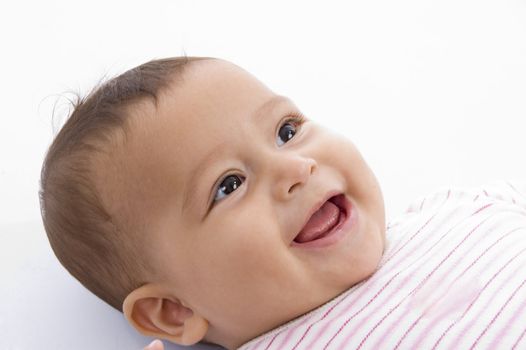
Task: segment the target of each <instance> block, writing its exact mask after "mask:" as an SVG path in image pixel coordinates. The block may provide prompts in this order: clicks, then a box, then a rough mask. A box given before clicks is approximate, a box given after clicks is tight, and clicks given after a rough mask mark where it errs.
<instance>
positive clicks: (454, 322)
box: [433, 248, 526, 349]
mask: <svg viewBox="0 0 526 350" xmlns="http://www.w3.org/2000/svg"><path fill="white" fill-rule="evenodd" d="M525 250H526V248H525V249H522V250H521V251H519V252H518V253H517V254H516V255H515V256H513V257H512V258H511V259H510V260H508V261H507V262H506V264H504V265H503V266H502V267H501V268H500V269H499V271H497V272H496V273H495V274H494V275H493V276H492V277H491V278H490V280H489V281H488V282H487V283H486V284H485V285H484V287H482V289H481V290H480V291H479V293H478V295H477V297H476V298H475V299H473V301H472V302H471V303H470V304H469V306H468V307H467V309H466V310H465V311H464V313H463V314H462V315H461V316H460V317H459V318H457V319H456V320H455V321H453V322H452V323H451V324H450V325H449V327H447V329H446V330H445V331H444V332H443V333H442V335H441V336H440V338H438V340H437V341H436V343H435V345H434V346H433V349H436V348H437V346H438V344H440V342H441V341H442V340H443V339H444V337H445V336H446V334H447V333H448V332H449V331H450V330H451V328H452V327H453V326H454V325H456V324H457V323H458V322H459V321H460V320H461V319H462V318H464V316H466V314H467V313H468V312H469V310H471V308H472V307H473V305H474V304H475V302H476V301H477V300H478V298H479V297H480V295H481V294H482V293H483V292H484V291H485V290H486V288H487V287H488V286H489V285H490V283H491V282H493V280H494V279H495V278H496V277H497V275H498V274H499V273H501V272H502V270H504V269H505V268H506V267H507V266H508V265H509V264H510V263H511V262H512V261H513V260H515V259H516V258H517V257H518V256H519V255H520V254H521V253H523V252H524V251H525Z"/></svg>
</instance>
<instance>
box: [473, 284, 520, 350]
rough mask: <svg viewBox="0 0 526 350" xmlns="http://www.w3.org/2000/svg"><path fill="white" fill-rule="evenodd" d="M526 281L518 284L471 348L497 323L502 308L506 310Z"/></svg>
mask: <svg viewBox="0 0 526 350" xmlns="http://www.w3.org/2000/svg"><path fill="white" fill-rule="evenodd" d="M524 283H526V280H524V281H522V283H521V284H520V286H518V287H517V288H516V289H515V291H514V292H513V294H512V295H511V296H510V297H509V298H508V300H506V302H505V303H504V305H502V307H501V308H500V310H499V312H497V314H496V315H495V316H494V317H493V318H492V319H491V321H490V323H489V324H488V326H487V327H486V328H485V329H484V331H482V333H480V335H479V336H478V338H477V340H475V342H474V343H473V345H471V348H470V349H473V348H474V347H475V346H476V345H477V343H478V342H479V340H480V338H482V337H483V336H484V334H486V333H487V331H488V329H489V328H490V327H491V326H492V325H493V323H495V320H496V319H497V318H498V317H499V316H500V314H501V313H502V310H504V308H505V307H506V306H507V305H508V303H509V302H510V301H511V299H513V297H514V296H515V294H517V292H518V291H519V289H521V288H522V286H523V285H524Z"/></svg>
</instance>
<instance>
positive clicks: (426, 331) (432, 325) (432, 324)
mask: <svg viewBox="0 0 526 350" xmlns="http://www.w3.org/2000/svg"><path fill="white" fill-rule="evenodd" d="M521 228H522V227H517V228H515V229H513V230H511V231H509V232H507V233H506V234H504V235H503V236H502V237H500V238H499V239H498V240H496V241H495V242H494V243H493V244H491V245H490V246H488V247H487V248H486V249H485V250H484V251H483V252H482V253H481V254H480V255H479V256H478V257H477V258H476V259H475V260H474V261H473V262H472V263H471V264H470V265H469V266H467V267H466V268H465V269H464V271H462V272H461V273H460V274H459V275H458V276H457V277H456V278H455V279H454V280H453V281H452V282H451V283H450V284H449V287H448V289H449V288H450V287H451V286H453V285H454V284H455V283H456V282H457V281H458V280H459V279H460V278H461V277H462V276H464V274H466V272H468V271H469V270H470V269H471V268H472V267H473V266H474V265H475V264H476V263H477V262H478V261H479V260H480V259H481V258H482V257H483V256H484V255H486V253H487V252H488V251H489V250H490V249H492V248H493V247H494V246H495V245H497V244H498V243H499V242H500V241H502V240H503V239H504V238H506V237H507V236H509V235H510V234H512V233H513V232H515V231H517V230H519V229H521ZM494 261H495V260H491V261H490V262H488V263H487V264H486V266H487V265H489V264H493V263H494ZM483 270H485V268H483ZM440 298H441V296H440V297H438V298H437V300H438V299H440ZM426 311H427V310H426ZM426 311H424V313H423V314H425V313H426ZM422 316H423V315H422ZM422 316H421V317H419V318H418V320H416V321H415V322H414V324H413V325H416V324H417V323H418V322H419V321H420V319H421V318H422ZM440 318H441V316H440V315H439V316H438V317H435V318H434V320H433V321H432V322H429V323H428V325H427V327H426V328H425V329H424V330H423V331H422V332H421V333H420V335H419V337H418V338H417V340H416V342H415V343H414V344H412V345H411V347H412V348H413V349H418V348H420V343H421V342H422V341H423V340H424V339H425V337H426V336H427V335H428V334H429V333H430V332H431V330H432V329H434V328H435V327H436V326H437V324H438V323H439V322H440V320H441V319H440ZM413 325H412V326H411V329H412V328H413V327H414V326H413ZM406 333H408V332H406ZM405 336H406V334H404V337H405ZM404 337H402V339H400V343H401V342H402V340H403V339H404Z"/></svg>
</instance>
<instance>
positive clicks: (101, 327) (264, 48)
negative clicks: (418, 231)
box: [0, 0, 526, 350]
mask: <svg viewBox="0 0 526 350" xmlns="http://www.w3.org/2000/svg"><path fill="white" fill-rule="evenodd" d="M0 39H1V41H0V42H1V43H2V49H1V52H2V53H1V54H0V77H1V81H2V84H0V96H1V97H0V277H1V278H2V282H1V284H0V348H1V349H24V350H25V349H35V348H43V349H48V348H49V349H51V348H52V349H72V348H74V349H139V348H141V347H142V346H144V345H145V344H146V343H147V342H149V340H150V339H148V338H146V337H142V336H140V335H137V334H136V333H135V331H134V330H132V329H131V328H130V327H129V326H127V324H126V323H125V321H124V319H123V317H122V315H121V314H119V313H117V312H114V311H113V310H111V309H110V308H109V307H108V306H106V305H105V304H104V303H103V302H101V301H99V300H98V299H96V298H95V297H94V296H92V295H91V294H89V292H87V291H85V290H84V289H83V288H82V287H81V286H80V284H78V282H76V281H75V280H74V279H73V278H72V277H70V276H69V275H68V274H67V272H66V271H65V270H64V269H63V268H62V267H61V266H60V265H59V264H58V262H56V260H55V258H54V256H53V255H52V252H51V250H50V248H49V245H48V243H47V240H46V237H45V234H44V231H43V228H42V224H41V221H40V214H39V207H38V197H37V192H38V186H39V183H38V181H39V175H40V174H39V172H40V167H41V164H42V160H43V157H44V154H45V151H46V149H47V147H48V146H49V144H50V142H51V140H52V138H53V135H54V129H56V128H57V127H59V126H60V125H61V120H63V119H64V118H65V116H66V114H67V108H66V105H67V104H66V102H65V101H66V99H65V98H64V97H63V96H64V93H65V92H68V91H78V92H81V93H85V92H86V91H88V89H89V88H91V87H92V86H93V85H94V84H95V83H97V82H98V81H99V80H100V79H101V77H103V76H105V75H106V76H113V75H115V74H117V73H120V72H123V71H124V70H127V69H129V68H131V67H133V66H135V65H137V64H140V63H143V62H145V61H147V60H150V59H153V58H160V57H165V56H177V55H180V54H182V53H183V52H184V53H186V54H187V55H189V56H215V57H220V58H224V59H227V60H231V61H232V62H234V63H236V64H238V65H240V66H241V67H243V68H245V69H247V70H248V71H250V72H251V73H253V74H254V75H256V76H257V77H259V78H260V80H262V81H263V82H264V83H266V84H267V85H268V86H269V87H270V88H272V89H273V90H274V91H276V92H277V93H280V94H284V95H288V96H289V97H291V98H292V99H293V100H294V101H295V102H296V104H297V105H298V106H299V107H300V108H301V109H302V110H303V112H304V113H305V114H306V115H307V116H309V117H310V118H312V119H314V120H316V121H318V122H320V123H323V124H324V125H326V126H328V127H331V128H334V129H337V130H338V131H339V132H342V133H344V134H345V135H347V136H348V137H349V138H351V139H352V140H353V142H354V143H355V144H356V145H357V146H358V148H359V149H360V150H361V151H362V153H363V155H364V157H365V158H366V159H367V160H368V163H369V165H370V166H371V167H372V169H373V170H374V171H375V173H376V175H377V177H378V179H379V181H380V184H381V186H382V188H383V192H384V196H385V202H386V208H387V217H388V219H389V218H392V217H393V216H396V215H397V214H399V213H401V212H402V211H403V210H404V207H405V205H407V204H408V202H409V201H411V200H413V199H415V197H417V196H420V195H423V194H426V193H427V192H430V191H432V190H433V189H435V188H436V187H438V186H442V185H480V184H482V183H485V182H488V181H492V180H496V179H526V156H525V152H526V133H525V130H526V122H525V120H526V1H525V0H514V1H512V0H455V1H453V0H442V1H430V0H413V1H411V0H400V1H388V0H376V1H367V2H363V1H349V2H343V1H341V2H336V1H325V2H323V4H322V2H320V1H316V2H314V1H312V2H305V1H264V2H263V1H262V2H258V3H254V2H245V1H175V0H167V1H160V0H158V1H149V2H145V1H112V2H107V1H104V2H103V1H90V2H77V3H74V2H72V1H58V0H53V1H51V0H48V1H26V2H10V3H9V5H5V4H4V5H0ZM61 95H62V97H60V96H61ZM52 115H55V117H54V122H53V121H52ZM350 166H352V165H350ZM175 348H176V347H175V346H174V347H170V349H175Z"/></svg>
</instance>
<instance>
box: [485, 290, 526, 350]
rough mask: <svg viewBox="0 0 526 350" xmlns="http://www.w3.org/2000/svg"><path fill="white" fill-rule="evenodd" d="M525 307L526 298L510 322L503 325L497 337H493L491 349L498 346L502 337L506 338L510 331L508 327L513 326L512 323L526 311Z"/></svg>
mask: <svg viewBox="0 0 526 350" xmlns="http://www.w3.org/2000/svg"><path fill="white" fill-rule="evenodd" d="M525 309H526V299H525V300H524V302H523V303H522V304H521V305H520V307H519V308H518V309H517V311H516V312H515V313H514V314H513V316H512V317H510V319H509V320H508V322H506V324H505V325H504V327H502V329H501V330H500V332H499V333H498V334H497V335H496V336H495V338H494V339H493V341H492V343H491V345H490V347H489V348H490V349H496V348H497V346H498V345H499V343H500V339H503V338H504V336H505V334H506V333H507V332H508V329H509V328H510V327H511V325H512V324H514V323H515V321H516V320H517V318H518V317H519V315H521V314H522V313H523V312H524V310H525Z"/></svg>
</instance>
